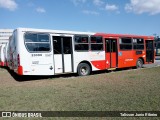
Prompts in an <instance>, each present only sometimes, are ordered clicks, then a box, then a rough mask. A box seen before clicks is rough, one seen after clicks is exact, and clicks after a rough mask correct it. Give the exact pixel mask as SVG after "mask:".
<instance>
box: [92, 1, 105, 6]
mask: <svg viewBox="0 0 160 120" xmlns="http://www.w3.org/2000/svg"><path fill="white" fill-rule="evenodd" d="M93 4H94V5H96V6H101V5H103V4H104V2H103V1H102V0H93Z"/></svg>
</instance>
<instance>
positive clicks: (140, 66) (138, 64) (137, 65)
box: [136, 59, 143, 69]
mask: <svg viewBox="0 0 160 120" xmlns="http://www.w3.org/2000/svg"><path fill="white" fill-rule="evenodd" d="M142 67H143V61H142V60H141V59H138V60H137V63H136V68H137V69H138V68H142Z"/></svg>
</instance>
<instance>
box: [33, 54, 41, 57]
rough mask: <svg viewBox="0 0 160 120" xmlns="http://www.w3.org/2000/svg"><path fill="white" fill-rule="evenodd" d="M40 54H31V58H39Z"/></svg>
mask: <svg viewBox="0 0 160 120" xmlns="http://www.w3.org/2000/svg"><path fill="white" fill-rule="evenodd" d="M40 56H42V54H32V57H40Z"/></svg>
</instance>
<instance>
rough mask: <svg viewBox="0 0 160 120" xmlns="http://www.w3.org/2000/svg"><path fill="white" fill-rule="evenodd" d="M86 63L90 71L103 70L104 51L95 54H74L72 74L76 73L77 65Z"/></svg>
mask: <svg viewBox="0 0 160 120" xmlns="http://www.w3.org/2000/svg"><path fill="white" fill-rule="evenodd" d="M84 61H87V62H89V63H90V65H91V67H92V71H95V70H104V69H105V51H101V52H99V51H97V52H74V72H77V67H78V65H79V63H81V62H84Z"/></svg>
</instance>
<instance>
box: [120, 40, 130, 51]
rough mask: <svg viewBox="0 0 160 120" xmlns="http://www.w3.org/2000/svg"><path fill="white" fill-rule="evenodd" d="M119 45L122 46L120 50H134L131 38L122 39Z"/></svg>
mask: <svg viewBox="0 0 160 120" xmlns="http://www.w3.org/2000/svg"><path fill="white" fill-rule="evenodd" d="M119 44H120V50H132V39H131V38H120V39H119Z"/></svg>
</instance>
